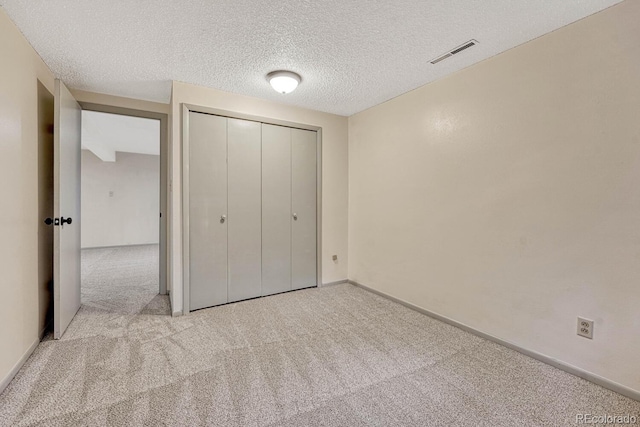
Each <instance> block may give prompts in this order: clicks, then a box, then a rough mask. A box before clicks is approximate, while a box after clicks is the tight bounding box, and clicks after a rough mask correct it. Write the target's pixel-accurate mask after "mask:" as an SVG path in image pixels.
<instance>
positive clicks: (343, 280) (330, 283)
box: [318, 279, 349, 288]
mask: <svg viewBox="0 0 640 427" xmlns="http://www.w3.org/2000/svg"><path fill="white" fill-rule="evenodd" d="M343 283H349V280H347V279H342V280H336V281H335V282H329V283H323V284H321V285H320V286H318V287H319V288H324V287H325V286H333V285H342V284H343Z"/></svg>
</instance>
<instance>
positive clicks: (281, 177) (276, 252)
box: [262, 124, 291, 295]
mask: <svg viewBox="0 0 640 427" xmlns="http://www.w3.org/2000/svg"><path fill="white" fill-rule="evenodd" d="M288 290H291V129H289V128H286V127H282V126H274V125H266V124H262V295H270V294H275V293H279V292H284V291H288Z"/></svg>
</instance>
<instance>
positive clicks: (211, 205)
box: [189, 112, 227, 310]
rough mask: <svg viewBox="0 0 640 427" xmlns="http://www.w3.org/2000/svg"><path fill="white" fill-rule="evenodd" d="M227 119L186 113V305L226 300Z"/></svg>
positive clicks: (194, 308)
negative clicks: (187, 165) (187, 178)
mask: <svg viewBox="0 0 640 427" xmlns="http://www.w3.org/2000/svg"><path fill="white" fill-rule="evenodd" d="M223 215H224V216H225V217H226V215H227V119H226V118H223V117H217V116H211V115H207V114H201V113H193V112H192V113H189V258H190V260H189V305H190V309H191V310H197V309H199V308H204V307H211V306H213V305H218V304H224V303H226V302H227V222H226V220H224V221H223V220H222V216H223Z"/></svg>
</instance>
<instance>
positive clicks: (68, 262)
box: [53, 80, 82, 339]
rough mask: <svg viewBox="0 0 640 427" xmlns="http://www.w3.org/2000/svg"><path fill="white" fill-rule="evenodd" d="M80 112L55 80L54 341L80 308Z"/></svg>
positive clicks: (78, 106) (61, 84) (72, 98)
mask: <svg viewBox="0 0 640 427" xmlns="http://www.w3.org/2000/svg"><path fill="white" fill-rule="evenodd" d="M81 110H82V109H81V108H80V105H78V103H77V102H76V100H75V98H74V97H73V95H71V92H69V90H68V89H67V88H66V86H65V85H64V84H63V83H62V82H61V81H60V80H56V87H55V111H54V114H55V115H54V136H53V146H54V147H53V158H54V166H53V170H54V172H53V188H54V190H53V191H54V197H53V215H54V220H53V221H54V224H53V225H54V232H53V337H54V338H55V339H60V337H62V334H64V331H66V329H67V326H69V323H71V320H72V319H73V317H74V316H75V315H76V313H77V312H78V309H79V308H80V158H81V157H80V150H81V143H80V134H81V128H80V123H81Z"/></svg>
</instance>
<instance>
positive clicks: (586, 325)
mask: <svg viewBox="0 0 640 427" xmlns="http://www.w3.org/2000/svg"><path fill="white" fill-rule="evenodd" d="M578 335H580V336H581V337H585V338H589V339H590V340H592V339H593V320H589V319H585V318H583V317H578Z"/></svg>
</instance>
